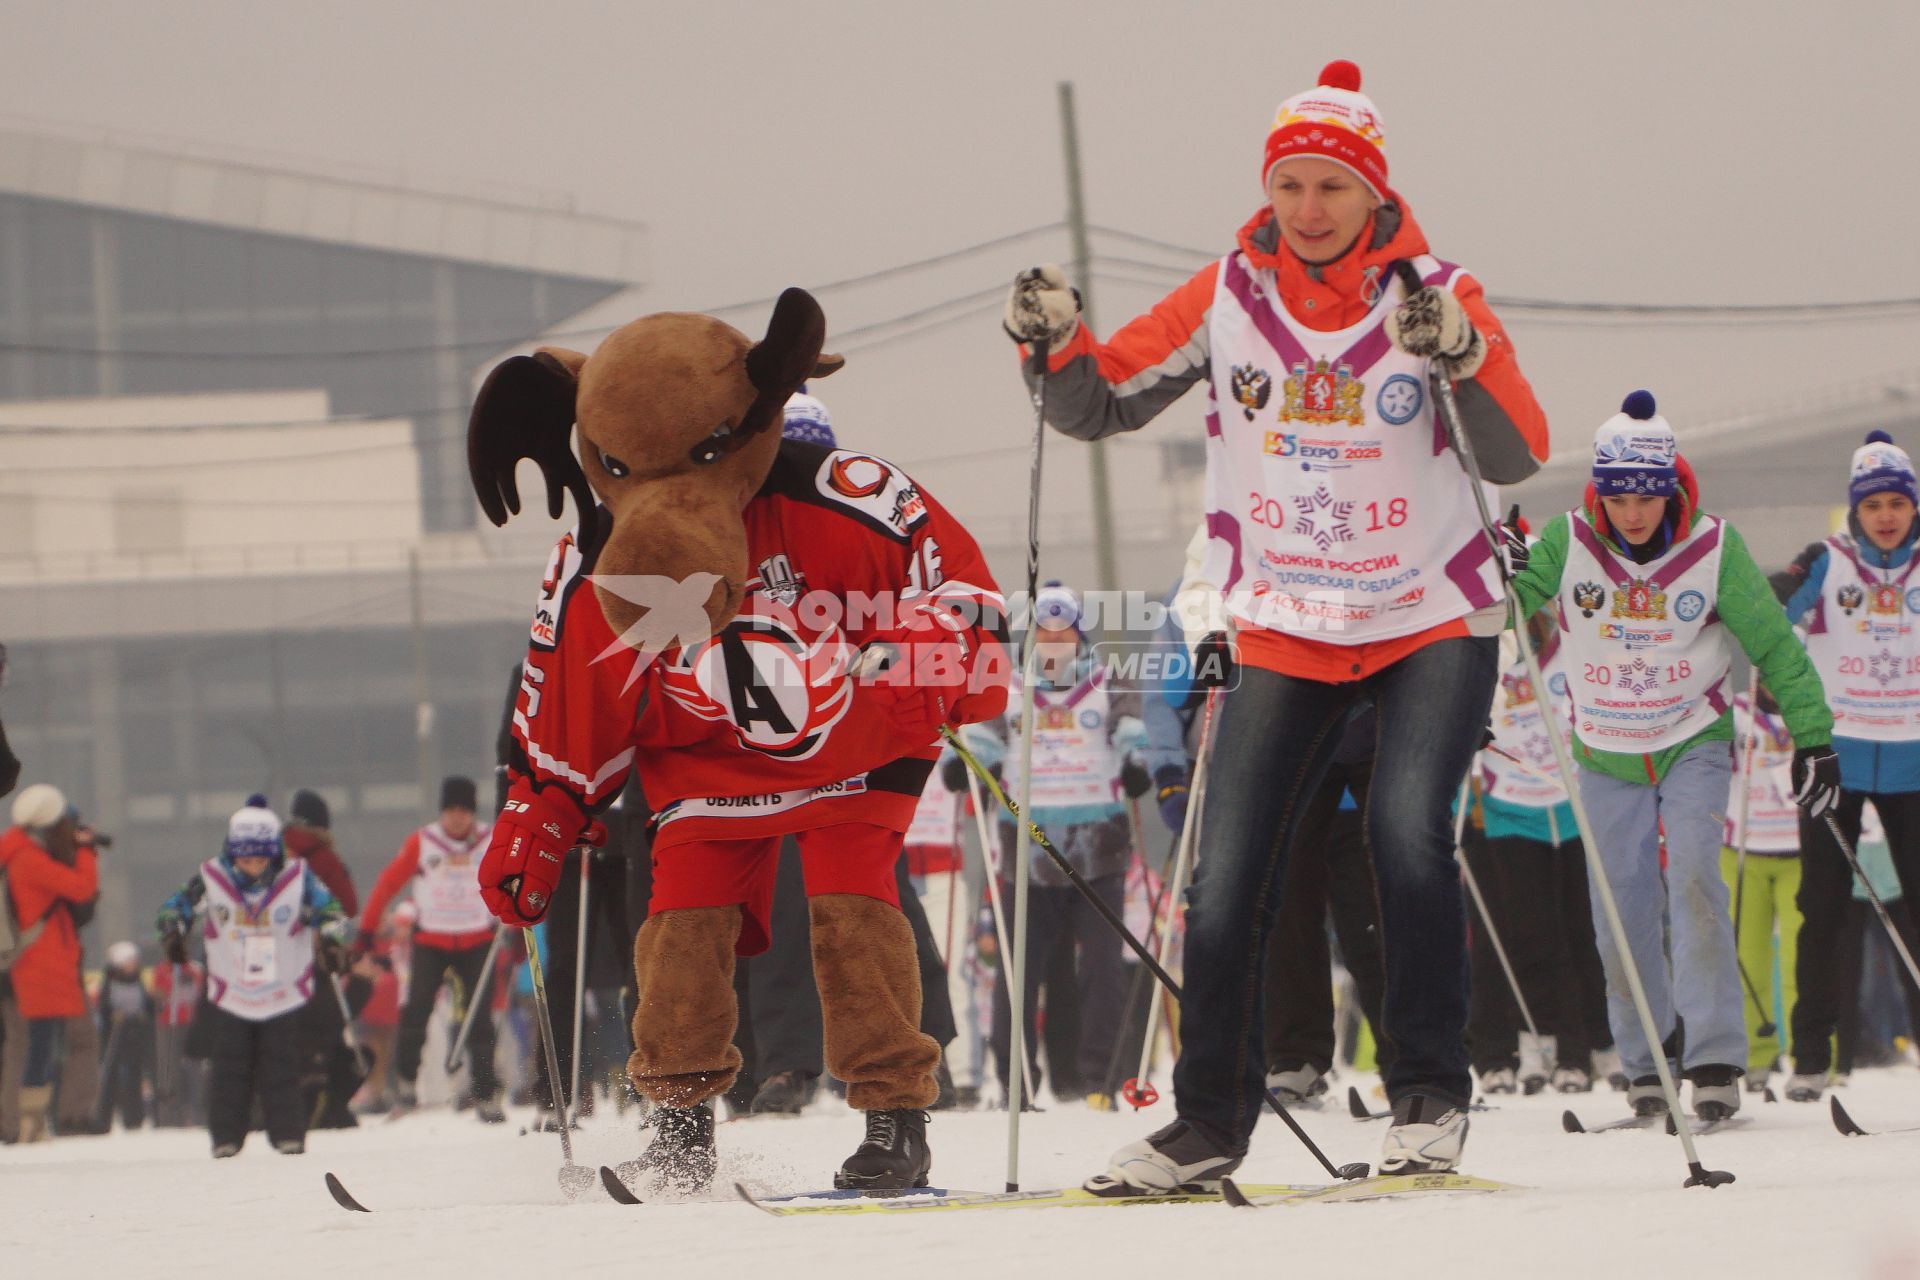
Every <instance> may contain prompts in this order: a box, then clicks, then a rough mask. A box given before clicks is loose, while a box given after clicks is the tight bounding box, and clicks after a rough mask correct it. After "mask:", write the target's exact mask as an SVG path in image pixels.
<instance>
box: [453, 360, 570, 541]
mask: <svg viewBox="0 0 1920 1280" xmlns="http://www.w3.org/2000/svg"><path fill="white" fill-rule="evenodd" d="M586 359H587V358H586V357H585V356H583V355H581V354H580V353H579V352H577V351H566V350H563V349H560V348H542V349H541V350H539V351H538V352H536V353H535V354H533V355H530V356H513V357H511V358H510V359H507V360H504V361H502V362H501V363H500V364H499V365H498V366H497V367H496V368H495V369H494V371H493V372H492V373H490V374H488V375H487V380H486V382H485V383H483V384H482V385H481V387H480V394H479V395H478V396H476V397H475V398H474V402H473V417H472V418H471V419H469V421H468V423H467V474H468V475H469V476H470V477H471V478H472V480H473V492H474V496H475V497H477V498H479V499H480V509H481V510H482V511H485V512H486V513H487V519H489V520H491V521H493V522H494V523H495V524H496V525H504V524H505V523H506V522H507V520H508V518H509V517H510V516H514V515H518V514H519V513H520V487H519V484H518V482H517V481H516V480H515V479H514V474H513V473H514V468H515V467H517V466H519V465H520V461H521V459H523V458H531V459H532V460H533V461H534V463H535V464H537V465H538V466H539V468H540V474H541V475H543V476H545V477H546V481H547V514H548V515H550V516H552V517H553V518H554V519H556V520H558V519H559V518H560V516H561V514H562V513H563V512H564V511H565V510H566V503H565V498H564V495H565V494H567V493H571V494H573V502H574V506H575V507H576V508H578V513H579V516H580V518H581V520H582V521H583V522H584V521H585V519H586V517H587V513H588V512H590V511H592V510H593V507H594V502H593V490H592V489H590V488H588V486H587V476H586V472H584V471H582V470H581V469H580V460H579V459H578V458H576V457H574V456H573V400H574V392H575V390H576V389H577V387H578V385H579V382H578V374H579V371H580V366H581V365H583V364H585V363H586Z"/></svg>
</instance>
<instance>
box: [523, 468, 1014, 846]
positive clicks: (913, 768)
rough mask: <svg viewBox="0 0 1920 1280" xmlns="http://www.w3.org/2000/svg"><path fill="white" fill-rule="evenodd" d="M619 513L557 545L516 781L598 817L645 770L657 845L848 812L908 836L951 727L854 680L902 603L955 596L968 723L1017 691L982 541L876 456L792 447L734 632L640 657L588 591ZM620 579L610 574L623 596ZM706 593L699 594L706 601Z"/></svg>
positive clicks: (757, 514)
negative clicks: (940, 732) (863, 654)
mask: <svg viewBox="0 0 1920 1280" xmlns="http://www.w3.org/2000/svg"><path fill="white" fill-rule="evenodd" d="M609 520H610V516H609V515H608V513H607V511H606V509H605V508H598V509H596V510H595V511H594V512H592V513H591V515H590V516H589V517H588V519H587V522H586V527H587V528H588V529H589V530H590V531H592V532H590V534H589V536H587V537H584V538H582V537H579V536H577V533H570V534H568V535H567V536H566V537H564V538H562V539H561V540H560V543H559V545H558V546H557V547H555V548H554V553H553V559H552V560H551V562H550V563H549V565H548V569H547V574H546V580H545V582H544V583H543V584H542V586H541V594H540V600H539V603H538V605H537V606H536V608H535V610H534V620H533V630H532V639H531V643H530V646H529V649H528V653H527V662H526V667H525V673H524V675H523V678H522V681H521V686H520V697H519V701H518V703H517V704H516V706H515V709H514V715H513V733H514V740H515V743H516V745H517V747H518V748H519V749H518V751H517V752H516V759H515V761H514V762H513V765H512V766H511V768H512V771H513V772H514V773H515V774H516V776H527V777H530V778H531V779H532V780H533V781H534V782H535V783H536V784H537V785H539V786H541V787H547V786H553V785H558V786H561V787H564V788H565V789H566V790H567V791H569V792H570V793H571V794H572V795H573V796H574V797H575V799H577V800H578V801H579V802H580V805H581V807H582V808H583V809H585V810H588V811H592V810H594V809H597V808H599V807H601V806H604V805H605V804H607V803H609V802H610V801H611V800H612V799H613V797H614V796H616V795H618V794H619V792H620V789H621V787H622V786H623V785H624V784H625V782H626V778H627V775H628V773H629V772H630V771H637V772H638V775H639V779H640V785H641V789H642V790H643V791H644V792H645V793H646V799H647V803H648V806H649V807H650V808H651V809H652V811H653V813H654V815H655V817H654V821H655V824H656V826H655V836H654V842H655V844H656V846H658V847H664V846H666V845H670V844H677V843H680V842H681V841H684V840H716V839H721V840H724V839H748V838H753V837H758V836H764V835H770V834H783V833H786V832H792V831H800V830H806V829H810V828H813V827H821V826H829V825H832V824H835V823H841V822H870V823H874V824H876V825H879V826H884V827H890V828H892V829H894V830H897V831H905V830H906V829H907V827H908V825H909V824H910V823H911V822H912V819H913V811H914V806H915V804H916V803H917V802H918V800H919V797H920V793H921V790H922V789H923V788H924V786H925V783H926V779H927V775H928V773H929V771H930V770H931V769H932V765H933V760H934V758H935V757H936V756H937V755H938V751H939V742H938V739H937V738H936V737H935V736H933V735H932V734H930V733H924V732H922V733H917V734H916V733H913V732H910V731H903V729H902V727H901V726H900V725H899V724H897V723H896V717H895V716H894V715H892V714H891V713H892V712H893V710H894V708H895V707H896V706H897V705H898V704H897V701H896V700H895V695H894V694H893V693H892V692H891V691H889V690H886V689H883V688H877V687H875V686H874V685H873V684H870V683H867V682H864V681H862V680H860V679H857V678H855V676H854V675H853V674H852V667H853V664H854V662H855V661H856V660H857V659H858V658H859V656H860V650H861V648H862V646H864V645H866V644H867V643H869V642H870V641H872V640H875V639H877V638H881V637H883V636H886V635H888V633H889V632H890V630H891V629H892V627H893V626H894V619H895V616H896V614H895V608H894V605H895V601H896V600H902V599H904V600H905V601H907V602H910V603H926V602H932V603H936V604H939V605H942V606H944V608H945V610H946V612H947V614H948V616H949V617H951V618H952V619H954V622H953V625H952V626H951V627H950V628H949V630H950V631H951V632H952V633H953V634H957V635H958V636H959V637H960V638H961V639H962V640H963V642H964V643H965V646H966V648H967V650H968V652H969V654H970V655H972V662H971V669H970V672H969V673H968V675H967V677H966V678H965V680H964V683H963V684H962V685H961V686H960V687H959V688H957V689H956V690H955V691H954V696H953V697H951V698H950V699H949V701H948V706H949V708H950V719H951V721H952V722H953V723H957V724H958V723H968V722H972V721H977V720H988V719H992V718H993V717H994V716H997V715H999V714H1000V713H1001V711H1002V710H1003V709H1004V708H1005V705H1006V671H1007V658H1006V648H1005V641H1006V626H1005V603H1004V601H1003V600H1002V598H1001V596H1000V593H999V590H998V588H997V587H996V586H995V585H994V582H993V579H992V576H991V575H990V574H989V573H988V571H987V565H986V560H985V558H984V557H983V556H982V555H981V554H980V548H979V546H978V545H977V544H976V543H975V542H974V540H973V538H972V536H971V535H969V534H968V533H967V531H966V530H965V529H964V528H963V527H962V526H961V525H960V523H959V522H958V521H956V520H955V519H954V518H953V517H952V516H951V515H949V514H948V513H947V512H946V510H945V509H944V508H942V507H941V506H940V504H939V503H937V502H935V501H934V500H933V499H932V498H931V497H929V496H928V495H927V494H925V493H924V492H923V491H922V490H921V489H920V488H919V486H918V485H916V484H915V483H914V482H913V481H912V480H911V479H909V478H908V477H907V476H906V475H905V473H903V472H902V471H900V470H899V468H897V467H895V466H893V465H892V464H890V463H888V462H885V461H883V460H881V459H879V458H875V457H873V456H871V455H869V454H864V453H859V452H856V451H853V450H848V449H828V448H825V447H822V446H819V445H811V444H802V443H799V442H796V441H786V442H784V443H782V445H781V447H780V452H779V455H778V456H777V458H776V459H775V461H774V465H773V469H772V470H771V472H770V473H769V474H768V477H767V480H766V483H765V484H763V485H762V486H761V488H760V491H759V492H758V493H757V494H756V495H755V496H754V498H753V499H752V501H751V502H749V503H748V504H747V508H746V511H745V520H746V529H747V554H748V563H749V565H750V566H752V569H751V572H750V574H749V579H748V582H747V592H746V598H745V600H744V602H743V603H742V605H741V607H740V612H739V615H738V616H737V617H736V618H735V619H734V620H733V622H732V623H731V624H729V625H728V626H727V627H726V629H725V630H724V631H723V632H721V634H720V635H718V636H715V637H713V638H711V639H708V640H704V641H701V642H699V643H698V644H693V645H684V646H678V647H674V648H669V649H667V650H666V651H665V652H663V653H661V654H659V655H657V656H653V655H643V654H642V653H640V652H638V651H636V649H634V648H632V647H630V646H629V645H628V644H626V643H623V642H622V639H621V638H620V637H618V636H616V635H615V634H614V631H613V628H612V626H611V625H610V624H609V623H608V621H607V618H606V615H605V613H604V612H603V611H602V609H601V607H600V603H599V599H598V596H597V594H596V592H595V591H594V589H593V580H594V561H595V557H596V555H597V552H598V548H599V544H600V543H601V542H602V541H603V540H604V535H605V530H606V528H607V524H608V521H609ZM623 582H624V580H615V579H602V580H601V581H600V585H601V587H602V589H609V590H614V591H615V592H616V593H620V592H623V591H624V590H625V587H624V586H623V585H622V584H623ZM703 596H704V591H702V592H700V593H698V595H697V596H696V598H702V597H703Z"/></svg>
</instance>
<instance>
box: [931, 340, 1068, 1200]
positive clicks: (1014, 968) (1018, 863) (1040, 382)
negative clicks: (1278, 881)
mask: <svg viewBox="0 0 1920 1280" xmlns="http://www.w3.org/2000/svg"><path fill="white" fill-rule="evenodd" d="M1050 345H1051V344H1050V343H1049V342H1048V341H1047V340H1046V339H1045V338H1042V339H1041V340H1040V341H1038V342H1035V343H1033V344H1032V355H1033V364H1034V379H1033V459H1032V463H1031V465H1030V466H1029V468H1028V473H1027V642H1026V653H1025V655H1024V658H1023V661H1022V663H1021V669H1020V705H1021V715H1020V801H1021V806H1022V808H1023V809H1024V808H1025V807H1026V805H1027V802H1028V801H1030V800H1031V799H1032V798H1033V693H1034V689H1033V683H1034V674H1035V673H1034V667H1035V665H1036V663H1037V660H1038V649H1037V647H1036V646H1035V645H1034V643H1033V631H1034V618H1033V605H1034V599H1035V597H1037V596H1038V595H1039V594H1040V475H1041V469H1040V464H1041V460H1042V458H1043V457H1044V455H1045V447H1046V441H1047V373H1048V369H1047V360H1048V357H1049V355H1050V354H1051V353H1050V352H1049V351H1048V347H1049V346H1050ZM942 732H945V730H944V729H943V730H942ZM949 736H950V737H951V738H952V741H953V743H954V745H955V747H956V748H958V747H959V742H960V740H959V738H957V737H952V735H949ZM974 763H975V764H977V763H978V761H975V762H974ZM985 781H986V782H987V784H988V786H990V787H992V788H993V790H994V792H995V794H998V793H999V787H998V785H997V784H995V783H994V782H993V781H992V779H991V778H988V779H985ZM1027 835H1028V832H1027V829H1026V827H1025V826H1022V825H1016V826H1015V828H1014V835H1013V874H1014V875H1015V877H1016V879H1015V880H1014V882H1013V954H1012V955H1011V956H1008V957H1007V958H1006V960H1005V964H1006V966H1009V968H1003V972H1008V971H1010V972H1011V973H1012V975H1013V979H1012V982H1011V983H1010V984H1009V985H1008V987H1007V1004H1008V1006H1009V1009H1010V1011H1011V1013H1012V1027H1011V1032H1012V1043H1013V1056H1014V1057H1015V1058H1017V1059H1019V1060H1020V1062H1021V1063H1022V1064H1024V1063H1025V1062H1026V1060H1027V897H1028V894H1027V888H1028V885H1027V882H1028V881H1029V880H1030V879H1031V878H1032V877H1031V875H1030V874H1029V871H1028V868H1027ZM1024 1074H1025V1073H1024V1072H1023V1073H1022V1074H1021V1075H1015V1074H1013V1073H1012V1072H1011V1071H1009V1072H1008V1073H1007V1093H1008V1097H1007V1190H1009V1191H1018V1190H1019V1189H1020V1106H1021V1096H1020V1085H1021V1084H1022V1083H1023V1077H1024Z"/></svg>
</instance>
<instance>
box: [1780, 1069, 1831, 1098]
mask: <svg viewBox="0 0 1920 1280" xmlns="http://www.w3.org/2000/svg"><path fill="white" fill-rule="evenodd" d="M1826 1091H1827V1073H1826V1072H1824V1071H1796V1072H1794V1073H1793V1074H1792V1075H1791V1076H1789V1077H1787V1101H1788V1102H1818V1101H1820V1095H1821V1094H1823V1093H1825V1092H1826Z"/></svg>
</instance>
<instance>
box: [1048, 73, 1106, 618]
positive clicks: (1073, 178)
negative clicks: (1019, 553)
mask: <svg viewBox="0 0 1920 1280" xmlns="http://www.w3.org/2000/svg"><path fill="white" fill-rule="evenodd" d="M1060 139H1061V143H1062V145H1063V146H1064V147H1065V148H1066V161H1067V231H1068V234H1069V235H1070V236H1071V237H1072V238H1073V282H1074V285H1075V286H1076V287H1077V288H1078V289H1079V290H1080V320H1081V323H1083V324H1085V325H1087V326H1088V327H1089V328H1091V327H1092V326H1093V250H1092V248H1091V247H1090V246H1089V245H1088V244H1087V202H1086V198H1085V196H1084V194H1083V192H1082V190H1081V186H1080V132H1079V129H1078V127H1077V126H1076V125H1075V124H1074V117H1073V82H1072V81H1070V80H1062V81H1061V82H1060ZM1087 485H1088V488H1089V489H1090V490H1091V492H1092V494H1093V559H1094V578H1095V583H1096V585H1097V586H1098V587H1099V589H1100V590H1101V591H1102V592H1108V593H1111V592H1115V591H1118V590H1119V589H1120V574H1119V570H1118V569H1117V567H1116V566H1115V563H1114V554H1113V494H1112V490H1111V489H1110V487H1109V485H1108V483H1107V446H1106V442H1105V441H1103V440H1095V441H1094V442H1093V444H1092V446H1091V447H1090V448H1089V449H1088V450H1087ZM1100 625H1101V629H1102V630H1106V629H1108V628H1109V627H1111V626H1112V625H1113V624H1112V623H1111V622H1109V620H1108V619H1106V618H1104V617H1103V618H1101V619H1100Z"/></svg>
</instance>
